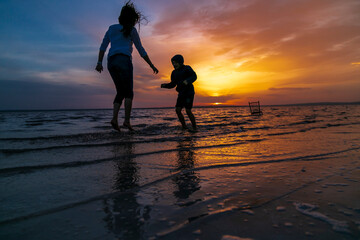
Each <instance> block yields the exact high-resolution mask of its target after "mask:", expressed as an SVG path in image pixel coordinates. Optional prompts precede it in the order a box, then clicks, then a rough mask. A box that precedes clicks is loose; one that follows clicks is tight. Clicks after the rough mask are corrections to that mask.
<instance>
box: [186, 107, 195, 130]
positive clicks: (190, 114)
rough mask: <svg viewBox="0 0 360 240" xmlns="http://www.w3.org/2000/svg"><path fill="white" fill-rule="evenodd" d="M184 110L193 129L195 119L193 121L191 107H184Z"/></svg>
mask: <svg viewBox="0 0 360 240" xmlns="http://www.w3.org/2000/svg"><path fill="white" fill-rule="evenodd" d="M185 110H186V114H187V115H188V117H189V119H190V121H191V125H192V127H193V129H194V130H195V129H196V121H195V116H194V114H193V113H192V112H191V108H185Z"/></svg>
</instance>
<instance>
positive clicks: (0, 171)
mask: <svg viewBox="0 0 360 240" xmlns="http://www.w3.org/2000/svg"><path fill="white" fill-rule="evenodd" d="M263 140H265V139H250V140H242V141H239V142H235V143H227V144H214V145H207V146H197V147H182V148H173V149H165V150H157V151H151V152H145V153H137V154H130V155H129V154H126V155H120V156H117V157H111V158H103V159H96V160H90V161H74V162H67V163H58V164H43V165H34V166H20V167H11V168H2V169H0V174H6V175H8V174H11V175H13V174H24V173H30V172H33V171H37V170H47V169H53V168H68V167H80V166H86V165H93V164H98V163H103V162H108V161H114V160H117V159H119V158H120V159H121V158H122V157H127V158H128V157H132V158H136V157H139V156H144V155H152V154H161V153H168V152H177V151H189V150H198V149H209V148H219V147H220V148H221V147H230V146H236V145H240V144H246V143H253V142H260V141H263ZM124 144H125V143H124ZM126 144H129V143H126ZM117 145H118V143H117ZM46 150H48V149H46Z"/></svg>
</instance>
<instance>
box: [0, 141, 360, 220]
mask: <svg viewBox="0 0 360 240" xmlns="http://www.w3.org/2000/svg"><path fill="white" fill-rule="evenodd" d="M359 149H360V147H356V148H348V149H344V150H341V151H336V152H327V153H321V154H313V155H305V156H299V157H295V158H294V157H293V158H282V159H274V160H266V161H256V162H254V161H251V160H248V161H246V162H241V163H229V164H217V165H210V166H203V167H198V168H191V169H185V170H180V171H177V172H173V173H170V174H169V175H167V176H165V177H163V178H160V179H156V180H154V181H151V182H148V183H145V184H143V185H141V186H137V187H134V188H131V189H128V190H125V191H116V192H111V193H107V194H103V195H99V196H95V197H91V198H88V199H83V200H80V201H76V202H72V203H68V204H64V205H60V206H57V207H54V208H49V209H45V210H40V211H37V212H33V213H30V214H27V215H23V216H18V217H14V218H9V219H4V220H1V221H0V225H6V224H11V223H16V222H20V221H24V220H27V219H31V218H36V217H40V216H45V215H48V214H52V213H56V212H60V211H63V210H66V209H71V208H74V207H77V206H81V205H84V204H87V203H91V202H95V201H99V200H104V199H110V198H117V197H120V196H121V195H123V194H126V193H128V192H131V191H139V189H143V188H147V187H151V186H153V185H156V184H158V183H161V182H164V181H167V180H169V179H173V178H174V177H176V176H179V175H183V174H186V173H189V172H194V171H203V170H209V169H220V168H228V167H245V166H251V165H262V164H277V163H283V162H290V161H318V160H324V157H328V156H330V155H337V154H341V153H345V152H350V151H356V150H359ZM356 168H358V167H356ZM353 170H354V169H350V170H348V171H353ZM336 174H337V173H336ZM328 177H331V175H330V176H328ZM312 182H318V180H314V181H311V182H308V183H306V184H304V185H302V186H300V187H298V188H295V189H293V190H291V191H290V192H287V193H285V194H282V195H279V196H276V197H275V198H273V199H270V200H268V201H266V202H262V203H260V204H258V205H255V206H252V208H255V207H261V206H262V205H264V204H267V203H269V202H272V201H274V200H277V199H279V198H282V197H284V196H286V195H289V194H290V193H293V192H295V191H298V190H299V189H302V188H303V187H304V186H307V185H309V184H311V183H312ZM246 208H249V206H247V207H246Z"/></svg>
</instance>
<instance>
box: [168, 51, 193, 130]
mask: <svg viewBox="0 0 360 240" xmlns="http://www.w3.org/2000/svg"><path fill="white" fill-rule="evenodd" d="M171 63H172V65H173V66H174V68H175V69H174V70H173V71H172V73H171V82H170V83H163V84H161V88H174V87H175V86H176V91H177V92H178V98H177V101H176V106H175V109H176V114H177V116H178V118H179V121H180V123H181V125H182V127H183V129H187V127H186V124H185V119H184V115H183V114H182V113H181V110H182V109H183V108H184V107H185V110H186V114H187V115H188V117H189V119H190V121H191V124H192V128H193V130H196V122H195V117H194V114H193V113H192V112H191V109H192V106H193V102H194V96H195V90H194V85H193V84H192V83H193V82H195V80H196V78H197V76H196V73H195V72H194V70H193V69H192V68H191V67H190V66H188V65H184V58H183V56H181V55H175V56H174V57H172V58H171Z"/></svg>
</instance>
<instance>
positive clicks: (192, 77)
mask: <svg viewBox="0 0 360 240" xmlns="http://www.w3.org/2000/svg"><path fill="white" fill-rule="evenodd" d="M188 71H189V72H190V73H189V75H190V76H189V77H187V78H186V79H185V80H184V81H183V83H184V84H185V85H188V84H191V83H193V82H195V81H196V79H197V75H196V73H195V72H194V70H193V69H192V68H191V67H190V66H188Z"/></svg>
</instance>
